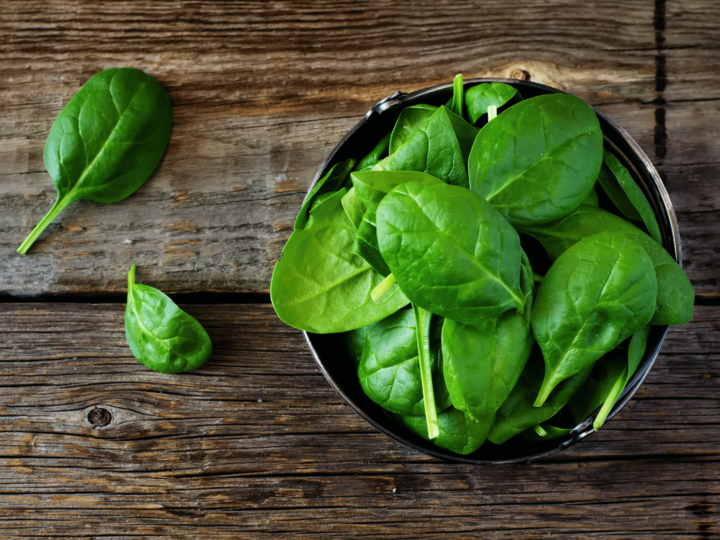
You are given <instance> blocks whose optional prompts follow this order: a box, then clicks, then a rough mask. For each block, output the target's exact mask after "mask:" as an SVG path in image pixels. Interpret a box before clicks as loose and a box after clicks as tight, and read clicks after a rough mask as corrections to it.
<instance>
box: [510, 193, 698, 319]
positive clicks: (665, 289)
mask: <svg viewBox="0 0 720 540" xmlns="http://www.w3.org/2000/svg"><path fill="white" fill-rule="evenodd" d="M519 230H520V232H523V233H526V234H528V235H530V236H532V237H534V238H535V239H537V240H539V241H540V243H541V244H542V245H543V247H544V248H545V251H546V252H547V254H548V257H550V260H551V261H552V260H555V259H557V258H558V257H559V256H560V255H562V254H563V253H564V252H565V251H566V250H567V249H569V248H570V247H571V246H573V245H574V244H575V243H577V242H579V241H580V240H582V239H583V238H586V237H588V236H591V235H593V234H597V233H601V232H605V231H616V232H618V233H622V234H623V235H626V236H629V235H633V236H635V237H636V238H638V239H639V240H640V243H641V244H642V246H643V248H644V249H645V251H647V253H648V255H650V258H651V259H652V261H653V265H654V266H655V273H656V275H657V283H658V290H657V305H656V311H655V314H654V315H653V318H652V320H651V321H650V324H652V325H665V324H685V323H687V322H690V320H691V319H692V316H693V305H694V303H695V291H694V290H693V288H692V285H691V284H690V280H689V279H688V277H687V275H686V274H685V272H683V271H682V268H680V266H679V265H678V264H677V263H676V262H675V260H674V259H673V258H672V257H671V256H670V254H669V253H668V252H667V251H665V249H664V248H663V247H662V246H661V245H660V244H658V243H657V242H655V241H654V240H653V239H652V238H650V237H649V236H648V235H646V234H645V233H644V232H642V231H641V230H640V229H638V228H637V227H635V226H634V225H632V224H631V223H628V222H627V221H625V220H624V219H622V218H619V217H617V216H615V215H613V214H611V213H610V212H607V211H605V210H602V209H600V208H593V207H590V206H585V205H583V206H580V207H579V208H578V209H577V210H575V211H573V212H572V213H571V214H569V215H567V216H566V217H564V218H561V219H559V220H557V221H554V222H552V223H548V224H545V225H542V226H532V227H528V226H524V227H521V228H519Z"/></svg>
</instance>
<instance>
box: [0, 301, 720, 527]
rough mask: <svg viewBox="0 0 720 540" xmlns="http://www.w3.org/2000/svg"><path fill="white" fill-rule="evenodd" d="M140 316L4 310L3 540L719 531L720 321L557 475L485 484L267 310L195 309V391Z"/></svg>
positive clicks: (677, 339)
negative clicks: (394, 421)
mask: <svg viewBox="0 0 720 540" xmlns="http://www.w3.org/2000/svg"><path fill="white" fill-rule="evenodd" d="M123 309H124V306H123V305H122V304H102V305H90V304H2V305H0V432H2V437H0V463H2V466H0V494H1V496H0V536H2V537H3V538H16V537H17V538H20V537H55V536H61V535H64V536H73V537H77V536H85V535H87V536H93V537H97V536H101V535H105V536H107V537H115V536H123V537H125V536H127V537H130V538H148V537H152V538H190V537H201V538H210V537H212V538H274V537H277V536H279V535H282V534H292V535H294V536H295V537H298V538H318V537H321V536H322V535H325V536H331V537H350V536H352V537H355V536H366V537H368V538H394V539H400V538H428V539H430V538H437V537H438V535H439V534H440V531H444V532H445V533H447V534H449V535H450V537H457V536H458V535H463V536H467V537H475V536H482V537H483V538H518V537H536V536H537V535H538V534H547V535H551V536H552V537H559V536H562V535H564V536H568V537H571V538H576V537H578V536H583V537H592V538H617V537H626V538H629V537H631V538H647V539H651V538H687V539H690V538H692V539H696V538H706V537H707V538H710V537H713V536H714V535H716V534H717V532H718V524H717V512H718V510H717V509H718V505H719V504H720V483H718V482H717V471H718V468H719V466H720V422H719V419H720V400H719V399H718V395H720V341H719V337H718V336H720V332H718V330H720V307H711V306H697V307H696V311H695V319H694V320H693V322H692V323H690V324H688V325H686V326H684V327H678V328H673V329H671V331H670V334H669V335H668V338H667V341H666V343H665V345H664V347H663V350H662V353H661V355H660V357H659V358H658V361H657V363H656V365H655V367H654V368H653V370H652V371H651V373H650V375H649V376H648V379H647V381H646V382H645V383H644V385H643V386H642V387H641V389H640V391H639V392H638V394H637V395H636V397H635V398H634V399H633V400H632V401H631V402H630V403H629V404H628V406H626V407H625V409H623V411H621V413H620V414H619V415H618V416H617V417H616V418H614V419H613V420H611V421H610V422H608V424H607V425H606V426H605V427H604V428H603V429H602V430H600V432H598V433H596V434H594V435H592V436H591V437H589V438H588V439H586V440H585V441H583V442H582V443H580V444H578V445H576V446H575V447H572V448H570V449H568V450H566V451H564V452H562V453H560V454H556V455H555V456H553V457H552V458H550V459H546V460H540V461H538V462H534V463H532V464H529V465H514V466H496V467H479V468H478V467H473V466H470V465H456V464H449V463H444V462H441V461H438V460H435V459H432V458H429V457H427V456H424V455H421V454H418V453H416V452H414V451H411V450H409V449H408V448H405V447H402V446H399V445H397V444H396V443H394V442H393V441H392V440H391V439H389V438H388V437H386V436H384V435H382V434H380V433H378V432H376V431H375V430H374V429H373V428H371V427H370V426H369V425H368V424H366V423H365V422H364V421H363V420H362V419H360V418H359V417H358V416H357V415H355V414H354V413H353V412H352V411H351V409H350V408H349V407H348V406H347V405H345V404H344V403H343V402H342V401H341V399H340V398H339V397H338V396H337V394H336V393H335V392H334V391H333V390H332V389H331V387H330V386H329V384H328V383H327V382H326V381H325V380H324V378H323V377H322V375H321V374H320V372H319V370H318V369H317V367H316V366H315V363H314V361H313V360H312V358H311V357H310V355H309V353H308V352H307V350H306V348H305V344H304V341H303V339H302V335H301V334H300V333H299V332H297V331H295V330H293V329H291V328H288V327H286V326H284V325H283V324H282V323H281V322H280V321H278V319H277V318H276V317H275V315H274V313H273V311H272V307H271V306H269V305H188V306H185V309H186V310H188V311H189V312H190V313H192V314H193V315H194V316H196V317H197V318H198V319H199V320H200V321H201V322H202V323H203V325H204V326H205V327H206V328H207V330H208V332H209V333H210V335H211V337H212V339H213V343H214V350H215V353H214V355H213V358H212V359H211V361H210V362H209V363H208V364H207V365H206V366H205V367H203V368H202V369H200V370H198V371H196V372H192V373H187V374H182V375H162V374H158V373H154V372H152V371H150V370H148V369H146V368H145V367H143V366H142V365H140V364H138V363H137V362H136V361H135V360H134V359H133V358H132V356H131V354H130V352H129V350H128V349H127V346H126V344H125V341H124V333H123ZM100 409H102V410H104V411H107V413H109V415H106V416H103V415H102V414H100V413H98V412H97V411H98V410H100ZM93 411H95V413H94V414H93ZM89 418H91V419H93V421H94V422H95V425H93V424H92V423H91V422H90V420H89ZM107 420H109V422H108V423H107V424H106V425H100V424H103V422H104V421H107ZM108 508H112V512H108ZM588 516H592V518H591V519H589V518H588Z"/></svg>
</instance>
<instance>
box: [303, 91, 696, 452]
mask: <svg viewBox="0 0 720 540" xmlns="http://www.w3.org/2000/svg"><path fill="white" fill-rule="evenodd" d="M483 82H502V83H506V84H509V85H511V86H514V87H515V88H517V89H518V90H519V91H520V93H521V95H522V96H523V97H524V98H530V97H535V96H539V95H543V94H550V93H561V92H560V91H559V90H556V89H555V88H550V87H548V86H544V85H542V84H536V83H531V82H525V81H518V80H513V79H469V80H467V81H465V87H466V88H469V87H471V86H475V85H477V84H479V83H483ZM451 97H452V84H451V83H448V84H442V85H438V86H433V87H431V88H425V89H423V90H419V91H417V92H413V93H411V94H404V93H401V92H396V93H395V94H393V95H391V96H388V97H387V98H385V99H383V100H382V101H380V102H379V103H378V104H377V105H376V106H375V107H373V108H372V109H371V110H370V111H369V112H368V113H367V115H365V118H364V119H363V120H361V121H360V122H358V124H356V125H355V127H353V128H352V129H351V130H350V131H349V132H348V133H347V135H345V137H343V139H342V140H341V141H340V142H339V143H338V144H337V146H335V148H333V149H332V151H331V152H330V154H328V156H327V158H325V162H324V163H323V164H322V166H321V167H320V169H319V170H318V173H317V175H316V176H315V180H314V181H313V184H312V185H313V186H314V185H315V183H316V182H317V181H318V179H320V178H322V177H323V176H324V175H325V174H326V172H327V171H328V170H329V169H330V167H332V166H333V165H334V164H335V163H337V162H339V161H343V160H345V159H348V158H355V159H359V158H360V157H362V156H364V155H365V154H367V153H368V152H369V151H370V150H371V149H372V148H373V146H374V145H375V144H376V143H377V142H378V141H379V140H380V139H381V138H382V137H383V136H384V135H385V134H386V133H389V132H390V131H391V130H392V128H393V126H394V125H395V121H396V120H397V118H398V115H399V114H400V111H401V110H402V109H403V108H404V107H406V106H408V105H413V104H417V103H428V104H431V105H441V104H444V103H446V102H447V101H448V100H449V99H450V98H451ZM595 113H596V114H597V116H598V119H599V120H600V127H601V128H602V131H603V137H604V143H605V146H606V148H609V149H611V151H612V152H613V153H614V154H615V155H616V156H617V157H618V159H620V161H622V162H623V164H624V165H625V166H626V167H627V168H628V170H629V171H630V173H631V174H632V175H633V177H634V178H635V180H636V181H637V183H638V185H639V186H640V187H641V189H642V190H643V192H644V193H645V195H646V196H647V197H648V200H649V201H650V204H651V206H652V207H653V211H654V212H655V216H656V217H657V219H658V223H659V225H660V230H661V232H662V235H663V242H664V244H665V248H666V249H667V250H668V251H669V252H670V255H671V256H673V258H674V259H675V260H676V261H677V262H678V264H681V263H682V254H681V247H680V234H679V232H678V224H677V219H676V217H675V212H674V210H673V207H672V203H671V202H670V196H669V195H668V193H667V191H666V190H665V186H664V185H663V183H662V180H661V179H660V175H659V174H658V172H657V171H656V170H655V167H653V164H652V163H651V162H650V160H649V159H648V157H647V156H646V155H645V153H644V152H643V151H642V149H641V148H640V147H639V146H638V145H637V143H636V142H635V141H634V140H633V139H632V137H630V135H628V134H627V133H626V132H625V130H623V129H622V128H621V127H620V126H619V125H617V124H616V123H615V122H613V121H612V120H610V119H609V118H608V117H607V116H605V115H604V114H603V113H601V112H600V111H598V110H595ZM311 189H312V186H311ZM667 331H668V327H667V326H654V327H652V329H651V332H650V339H649V341H648V347H647V351H646V353H645V358H644V359H643V361H642V362H641V364H640V366H639V367H638V369H637V371H636V372H635V374H634V376H633V377H632V379H630V382H629V383H628V385H627V387H626V388H625V390H624V392H623V393H622V395H621V396H620V398H619V399H618V401H617V403H616V404H615V406H614V407H613V409H612V412H611V413H610V415H609V416H608V420H609V419H610V418H612V417H613V416H615V415H616V414H617V413H618V411H620V409H622V408H623V407H624V406H625V404H626V403H627V402H628V401H629V400H630V398H631V397H632V396H633V394H635V392H636V391H637V389H638V388H639V387H640V385H641V384H642V382H643V380H645V377H646V376H647V374H648V372H649V371H650V368H651V367H652V365H653V363H654V362H655V359H656V358H657V355H658V353H659V352H660V347H661V346H662V343H663V341H664V340H665V335H666V334H667ZM303 333H304V334H305V339H306V341H307V344H308V347H309V349H310V352H311V353H312V355H313V357H314V358H315V361H316V362H317V363H318V365H319V366H320V370H321V371H322V372H323V375H325V378H326V379H327V380H328V381H329V382H330V384H331V385H333V386H334V387H335V389H336V390H337V391H338V393H339V394H340V395H341V396H342V397H343V399H344V400H345V401H346V402H347V403H348V405H350V406H351V407H352V408H353V409H354V410H355V412H356V413H358V414H359V415H360V416H362V417H363V418H364V419H365V420H367V421H368V422H369V423H370V424H372V425H373V426H375V427H376V428H377V429H379V430H380V431H382V432H383V433H385V434H386V435H387V436H389V437H392V438H393V439H395V440H396V441H398V442H400V443H402V444H404V445H406V446H409V447H410V448H414V449H415V450H418V451H420V452H423V453H425V454H429V455H431V456H435V457H438V458H441V459H444V460H448V461H458V462H463V463H482V464H491V463H496V464H501V463H517V462H526V461H530V460H533V459H537V458H539V457H544V456H549V455H551V454H554V453H555V452H559V451H560V450H564V449H565V448H567V447H569V446H571V445H573V444H575V443H576V442H578V441H580V440H581V439H584V438H585V437H587V436H588V435H590V434H591V433H593V427H592V423H593V420H594V419H595V416H596V414H597V412H598V411H595V412H594V413H593V414H592V415H590V417H588V418H587V419H586V420H585V421H584V422H582V423H580V424H578V425H577V426H576V427H575V428H574V429H573V430H572V431H571V432H570V433H569V434H568V435H567V436H565V437H564V438H561V439H555V440H553V441H547V442H530V441H525V440H515V439H518V438H517V437H516V438H515V439H511V440H509V441H507V442H506V443H505V444H503V445H500V446H497V445H494V444H492V443H490V442H489V441H486V442H485V444H483V446H481V447H480V449H478V450H477V451H476V452H474V453H472V454H470V455H467V456H461V455H458V454H454V453H452V452H450V451H448V450H444V449H442V448H439V447H437V446H435V445H434V444H433V443H431V442H428V441H425V440H424V439H422V438H420V437H418V436H417V435H415V434H413V433H411V432H409V431H407V430H406V429H405V428H403V427H402V426H400V425H399V424H397V423H396V422H394V421H393V420H392V419H391V418H390V417H389V416H388V415H387V414H386V413H385V412H384V411H383V409H382V408H381V407H380V406H379V405H377V404H375V403H374V402H372V401H371V400H370V399H369V398H368V397H367V396H366V395H365V393H364V392H363V390H362V388H361V387H360V382H359V381H358V378H357V374H356V373H355V369H353V362H352V360H351V359H350V357H349V356H348V354H347V353H346V352H345V348H344V347H343V344H342V342H341V340H340V339H339V336H338V335H337V334H326V335H320V334H310V333H308V332H303Z"/></svg>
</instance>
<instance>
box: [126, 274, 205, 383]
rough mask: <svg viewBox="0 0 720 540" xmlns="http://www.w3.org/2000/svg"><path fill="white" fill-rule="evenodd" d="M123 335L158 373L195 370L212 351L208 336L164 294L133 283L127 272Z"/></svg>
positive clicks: (133, 279)
mask: <svg viewBox="0 0 720 540" xmlns="http://www.w3.org/2000/svg"><path fill="white" fill-rule="evenodd" d="M125 336H126V337H127V341H128V345H129V346H130V350H131V351H132V353H133V355H134V356H135V358H137V359H138V361H140V362H141V363H143V364H145V365H146V366H147V367H149V368H150V369H152V370H154V371H158V372H160V373H180V372H183V371H190V370H192V369H197V368H199V367H200V366H202V365H203V364H204V363H205V362H207V361H208V358H210V355H211V354H212V343H211V342H210V336H208V333H207V332H206V331H205V329H204V328H203V327H202V325H201V324H200V323H199V322H197V320H196V319H195V318H193V317H191V316H190V315H188V314H187V313H185V312H184V311H183V310H181V309H180V308H179V307H178V306H177V304H175V302H173V301H172V300H171V299H170V298H169V297H168V296H167V295H166V294H165V293H163V292H161V291H159V290H157V289H156V288H154V287H150V286H148V285H138V284H137V283H135V265H134V264H133V265H132V268H131V269H130V273H129V274H128V294H127V305H126V307H125Z"/></svg>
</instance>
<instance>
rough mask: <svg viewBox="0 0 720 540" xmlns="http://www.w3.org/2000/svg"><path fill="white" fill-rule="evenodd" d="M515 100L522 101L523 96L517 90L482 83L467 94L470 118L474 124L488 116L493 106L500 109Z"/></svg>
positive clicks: (505, 85)
mask: <svg viewBox="0 0 720 540" xmlns="http://www.w3.org/2000/svg"><path fill="white" fill-rule="evenodd" d="M513 99H519V100H522V96H521V95H520V92H518V91H517V90H516V89H515V88H513V87H512V86H510V85H509V84H505V83H497V82H493V83H482V84H478V85H477V86H473V87H472V88H470V89H468V91H467V92H465V102H466V104H467V111H468V116H469V117H470V121H471V122H472V123H473V124H474V123H475V122H477V121H478V120H479V119H480V117H481V116H483V115H484V114H487V112H488V107H490V106H491V105H492V106H495V107H497V108H498V109H499V108H500V107H502V106H503V105H506V104H507V103H510V101H512V100H513Z"/></svg>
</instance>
